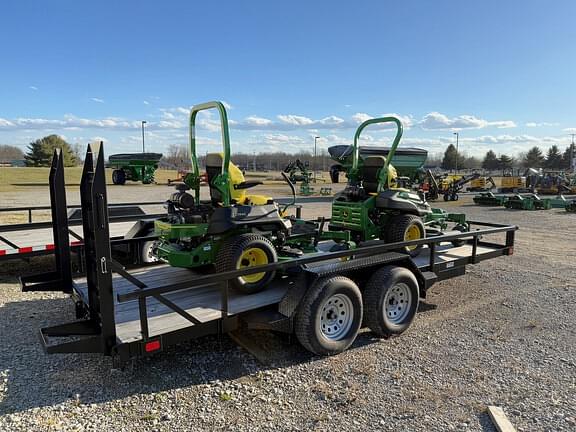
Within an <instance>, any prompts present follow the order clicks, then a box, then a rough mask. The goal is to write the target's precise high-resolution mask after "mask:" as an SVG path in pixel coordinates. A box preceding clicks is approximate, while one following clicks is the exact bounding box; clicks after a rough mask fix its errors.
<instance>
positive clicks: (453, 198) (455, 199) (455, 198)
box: [450, 193, 458, 201]
mask: <svg viewBox="0 0 576 432" xmlns="http://www.w3.org/2000/svg"><path fill="white" fill-rule="evenodd" d="M450 201H458V194H457V193H455V194H452V196H450Z"/></svg>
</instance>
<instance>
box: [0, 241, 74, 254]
mask: <svg viewBox="0 0 576 432" xmlns="http://www.w3.org/2000/svg"><path fill="white" fill-rule="evenodd" d="M81 244H82V242H81V241H73V242H70V246H72V247H74V246H79V245H81ZM55 248H56V246H55V245H54V244H53V243H50V244H47V245H41V246H26V247H21V248H14V249H0V256H2V255H16V254H29V253H32V252H42V251H53V250H54V249H55Z"/></svg>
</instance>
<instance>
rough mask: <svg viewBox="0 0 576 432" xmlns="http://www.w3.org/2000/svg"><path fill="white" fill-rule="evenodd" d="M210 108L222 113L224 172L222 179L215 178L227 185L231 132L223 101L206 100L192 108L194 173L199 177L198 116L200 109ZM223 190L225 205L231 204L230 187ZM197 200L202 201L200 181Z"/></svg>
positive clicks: (196, 189)
mask: <svg viewBox="0 0 576 432" xmlns="http://www.w3.org/2000/svg"><path fill="white" fill-rule="evenodd" d="M208 109H217V110H218V112H219V113H220V127H221V129H222V147H223V150H224V157H223V158H222V172H221V174H220V176H219V177H221V178H220V179H217V180H215V182H214V183H218V184H220V185H221V186H227V184H228V178H227V177H228V167H229V165H230V132H229V130H228V115H227V114H226V108H225V107H224V104H223V103H222V102H218V101H212V102H205V103H202V104H198V105H194V106H193V107H192V109H191V110H190V158H191V159H192V169H193V171H194V175H195V176H196V177H197V178H199V176H200V169H199V167H198V157H197V156H196V116H197V115H198V113H199V112H200V111H204V110H208ZM221 189H222V190H221V192H222V195H223V197H222V198H223V200H222V201H223V204H224V206H226V207H227V206H229V205H230V190H229V189H228V187H222V188H221ZM195 193H196V202H197V203H199V202H200V186H199V183H198V185H197V186H196V187H195Z"/></svg>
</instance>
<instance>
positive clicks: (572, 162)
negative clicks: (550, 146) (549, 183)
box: [570, 134, 576, 172]
mask: <svg viewBox="0 0 576 432" xmlns="http://www.w3.org/2000/svg"><path fill="white" fill-rule="evenodd" d="M570 135H572V144H571V145H570V168H571V169H572V172H574V171H576V161H575V160H574V135H576V134H570Z"/></svg>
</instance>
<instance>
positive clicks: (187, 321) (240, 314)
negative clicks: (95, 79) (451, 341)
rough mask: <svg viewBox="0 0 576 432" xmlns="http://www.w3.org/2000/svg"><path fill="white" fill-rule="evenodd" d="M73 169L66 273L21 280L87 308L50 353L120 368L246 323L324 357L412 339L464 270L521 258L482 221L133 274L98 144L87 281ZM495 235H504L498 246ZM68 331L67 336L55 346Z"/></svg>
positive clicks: (57, 217) (88, 186) (60, 247)
mask: <svg viewBox="0 0 576 432" xmlns="http://www.w3.org/2000/svg"><path fill="white" fill-rule="evenodd" d="M55 158H58V155H57V154H56V156H55ZM62 170H63V168H62V165H61V164H58V163H55V164H53V175H52V176H51V185H52V186H53V187H51V192H52V194H51V198H52V200H53V201H52V202H53V206H52V212H53V222H54V227H55V240H56V249H55V252H56V261H57V270H56V271H55V272H53V273H50V274H44V275H37V276H34V277H23V278H21V285H22V289H23V290H24V291H46V290H52V291H63V292H66V293H70V294H71V296H72V298H73V299H74V301H75V303H76V314H77V318H78V321H75V322H71V323H67V324H62V325H58V326H55V327H48V328H43V329H41V332H40V334H41V339H42V343H43V345H44V348H45V350H46V352H48V353H79V352H97V353H101V354H104V355H107V356H112V357H113V359H114V360H115V362H116V364H121V363H122V362H125V361H128V360H130V359H134V358H137V357H141V356H146V355H151V354H154V353H158V352H161V351H162V350H164V349H165V348H166V347H168V346H170V345H173V344H177V343H179V342H182V341H185V340H190V339H194V338H197V337H200V336H204V335H209V334H221V333H225V332H229V331H233V330H236V329H238V328H240V327H248V328H252V329H270V330H275V331H282V332H287V333H295V334H296V336H297V338H298V340H299V341H300V342H301V343H302V345H304V347H306V348H307V349H308V350H310V351H312V352H314V353H316V354H336V353H338V352H341V351H343V350H345V349H346V348H348V347H349V346H350V345H351V344H352V343H353V342H354V340H355V338H356V335H357V333H358V330H359V328H360V326H361V325H362V323H363V322H364V323H365V324H366V325H367V326H368V327H369V328H370V329H371V330H372V331H373V332H374V333H376V334H377V335H380V336H391V335H396V334H400V333H402V332H403V331H405V330H406V329H407V328H408V327H409V326H410V324H411V323H412V320H413V319H414V317H415V314H416V311H417V308H418V301H419V298H424V297H426V292H427V290H428V289H429V288H430V287H431V286H432V285H433V284H434V283H436V282H438V281H441V280H445V279H449V278H452V277H455V276H459V275H463V274H464V273H465V271H466V266H467V265H468V264H476V263H479V262H481V261H484V260H487V259H490V258H496V257H499V256H503V255H512V253H513V248H514V234H515V231H516V230H517V227H516V226H503V225H496V224H490V223H481V222H472V231H471V232H466V233H460V232H453V233H448V234H445V235H442V236H439V237H434V238H429V239H421V240H413V241H407V242H402V243H395V244H383V243H382V242H381V241H373V242H370V243H368V244H366V245H365V246H363V247H361V248H357V249H354V250H343V251H338V252H330V251H329V250H330V246H331V245H330V244H327V245H326V248H325V249H326V252H322V250H320V252H317V253H314V254H306V255H304V256H303V257H301V258H295V259H293V260H289V261H282V262H278V263H274V264H269V265H265V266H260V267H249V268H246V269H245V270H238V271H230V272H226V273H219V274H204V275H200V274H198V273H194V272H192V271H191V270H189V269H183V268H174V267H169V266H167V265H157V266H152V267H145V268H140V269H135V270H131V271H130V272H128V271H126V270H125V269H123V268H122V266H120V265H119V264H118V263H116V262H115V261H114V260H113V259H112V258H111V256H110V238H109V223H108V213H107V208H108V207H107V200H106V184H105V178H104V159H103V153H102V149H100V152H99V154H98V156H97V157H95V155H93V153H92V151H91V150H90V148H89V149H88V152H87V154H86V159H85V165H84V171H83V175H82V182H81V186H80V188H81V198H82V208H83V212H82V217H83V229H84V241H85V255H86V276H85V277H78V278H73V276H72V274H71V272H70V262H69V256H70V249H69V246H68V241H67V236H68V231H67V218H66V217H65V212H64V210H63V209H65V207H61V206H62V203H61V202H60V203H59V205H58V201H57V200H56V199H55V198H56V197H58V196H62V195H59V191H60V190H61V189H62V190H63V187H64V185H63V173H62ZM487 236H491V237H494V236H498V237H499V238H498V240H499V241H495V242H488V241H487V240H486V237H487ZM453 243H457V244H459V246H454V245H453ZM419 244H422V245H424V248H423V250H422V253H421V254H420V255H419V256H418V257H410V256H409V255H408V254H407V253H400V252H397V251H398V250H402V249H403V248H402V247H403V246H411V245H419ZM320 245H322V243H321V244H320ZM320 249H322V248H320ZM271 270H275V271H276V275H277V276H276V278H275V279H274V280H273V281H272V282H271V283H270V285H269V286H268V287H267V288H266V289H265V290H263V291H261V292H259V293H256V294H250V295H247V294H239V293H236V292H234V291H233V290H231V289H229V287H228V281H229V280H231V279H233V278H236V277H238V276H244V275H249V274H254V273H259V272H262V271H271ZM57 338H65V341H64V342H60V343H57V342H56V343H55V342H54V339H57ZM71 338H72V339H71Z"/></svg>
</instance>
